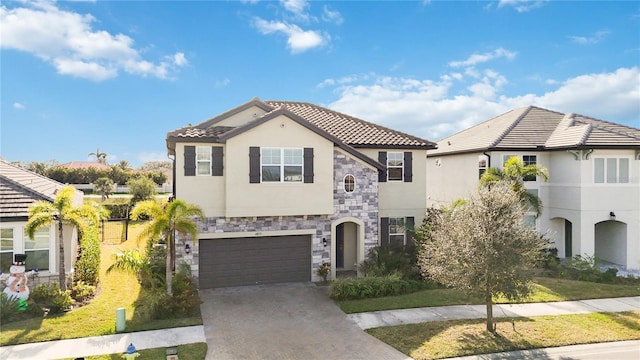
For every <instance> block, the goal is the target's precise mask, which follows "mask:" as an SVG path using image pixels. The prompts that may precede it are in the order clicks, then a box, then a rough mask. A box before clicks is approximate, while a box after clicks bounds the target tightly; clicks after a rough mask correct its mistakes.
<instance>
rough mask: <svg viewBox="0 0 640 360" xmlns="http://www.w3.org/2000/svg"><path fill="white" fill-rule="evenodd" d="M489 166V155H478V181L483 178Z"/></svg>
mask: <svg viewBox="0 0 640 360" xmlns="http://www.w3.org/2000/svg"><path fill="white" fill-rule="evenodd" d="M488 165H489V157H488V156H487V155H478V179H479V178H481V177H482V174H484V172H485V171H487V166H488Z"/></svg>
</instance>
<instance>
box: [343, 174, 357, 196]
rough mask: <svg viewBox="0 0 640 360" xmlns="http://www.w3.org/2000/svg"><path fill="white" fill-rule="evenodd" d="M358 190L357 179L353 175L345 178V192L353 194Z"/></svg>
mask: <svg viewBox="0 0 640 360" xmlns="http://www.w3.org/2000/svg"><path fill="white" fill-rule="evenodd" d="M355 189H356V178H355V177H353V175H347V176H345V177H344V192H348V193H350V192H353V191H354V190H355Z"/></svg>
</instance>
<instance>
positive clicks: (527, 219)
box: [524, 214, 538, 230]
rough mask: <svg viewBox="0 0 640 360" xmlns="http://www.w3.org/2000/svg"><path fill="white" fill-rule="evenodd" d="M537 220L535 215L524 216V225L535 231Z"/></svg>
mask: <svg viewBox="0 0 640 360" xmlns="http://www.w3.org/2000/svg"><path fill="white" fill-rule="evenodd" d="M537 220H538V218H537V217H536V216H535V215H532V214H527V215H525V216H524V223H525V224H526V225H528V226H529V227H530V228H531V229H533V230H535V229H536V222H537Z"/></svg>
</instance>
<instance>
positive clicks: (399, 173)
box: [387, 152, 404, 181]
mask: <svg viewBox="0 0 640 360" xmlns="http://www.w3.org/2000/svg"><path fill="white" fill-rule="evenodd" d="M403 171H404V154H403V153H401V152H389V153H387V180H388V181H403V179H404V177H403Z"/></svg>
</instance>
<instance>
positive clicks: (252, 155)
mask: <svg viewBox="0 0 640 360" xmlns="http://www.w3.org/2000/svg"><path fill="white" fill-rule="evenodd" d="M249 183H250V184H259V183H260V148H259V147H257V146H251V147H250V148H249Z"/></svg>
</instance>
